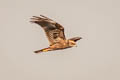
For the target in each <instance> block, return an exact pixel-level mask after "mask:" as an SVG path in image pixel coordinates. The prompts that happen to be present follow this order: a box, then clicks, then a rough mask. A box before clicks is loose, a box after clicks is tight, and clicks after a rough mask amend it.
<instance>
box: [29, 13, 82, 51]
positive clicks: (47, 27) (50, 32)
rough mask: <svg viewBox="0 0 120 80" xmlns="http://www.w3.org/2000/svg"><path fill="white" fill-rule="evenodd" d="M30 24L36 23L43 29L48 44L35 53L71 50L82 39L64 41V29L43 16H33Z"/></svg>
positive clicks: (75, 38)
mask: <svg viewBox="0 0 120 80" xmlns="http://www.w3.org/2000/svg"><path fill="white" fill-rule="evenodd" d="M30 22H32V23H36V24H38V25H40V26H41V27H42V28H43V29H44V31H45V33H46V36H47V38H48V41H49V43H50V44H49V47H48V48H44V49H41V50H36V51H34V52H35V53H40V52H47V51H53V50H62V49H66V48H71V47H74V46H76V41H78V40H80V39H82V37H74V38H70V39H66V37H65V34H64V27H63V26H62V25H60V24H59V23H57V22H55V21H53V20H52V19H50V18H48V17H46V16H43V15H40V16H39V17H38V16H33V17H32V18H31V21H30Z"/></svg>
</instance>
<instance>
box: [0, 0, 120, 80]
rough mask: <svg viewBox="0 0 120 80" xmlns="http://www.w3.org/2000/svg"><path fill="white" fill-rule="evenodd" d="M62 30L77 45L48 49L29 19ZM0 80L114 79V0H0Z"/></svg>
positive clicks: (118, 11) (119, 52) (117, 67)
mask: <svg viewBox="0 0 120 80" xmlns="http://www.w3.org/2000/svg"><path fill="white" fill-rule="evenodd" d="M40 14H42V15H45V16H48V17H49V18H51V19H53V20H55V21H57V22H58V23H60V24H62V25H63V26H64V27H65V34H66V37H67V38H71V37H76V36H81V37H83V39H82V40H80V41H78V42H77V45H78V47H74V48H71V49H66V50H61V51H60V50H59V51H51V52H47V53H42V54H34V53H33V51H34V50H38V49H42V48H45V47H47V46H48V40H47V38H46V36H45V34H44V31H43V29H42V28H41V27H39V26H38V25H36V24H31V23H30V22H29V21H30V18H31V17H32V16H39V15H40ZM0 37H1V38H0V80H120V0H0Z"/></svg>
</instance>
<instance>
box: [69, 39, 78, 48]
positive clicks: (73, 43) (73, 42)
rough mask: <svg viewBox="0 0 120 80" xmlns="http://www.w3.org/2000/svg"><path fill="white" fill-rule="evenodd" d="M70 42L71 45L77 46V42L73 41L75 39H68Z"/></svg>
mask: <svg viewBox="0 0 120 80" xmlns="http://www.w3.org/2000/svg"><path fill="white" fill-rule="evenodd" d="M68 44H69V46H70V47H74V46H76V42H75V41H73V40H68Z"/></svg>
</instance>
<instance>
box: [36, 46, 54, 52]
mask: <svg viewBox="0 0 120 80" xmlns="http://www.w3.org/2000/svg"><path fill="white" fill-rule="evenodd" d="M51 50H52V49H51V48H49V47H48V48H44V49H41V50H36V51H34V53H41V52H47V51H51Z"/></svg>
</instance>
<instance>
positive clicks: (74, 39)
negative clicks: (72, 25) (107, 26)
mask: <svg viewBox="0 0 120 80" xmlns="http://www.w3.org/2000/svg"><path fill="white" fill-rule="evenodd" d="M80 39H82V37H74V38H71V39H68V44H69V46H70V47H74V46H75V47H77V45H76V42H77V41H78V40H80Z"/></svg>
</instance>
